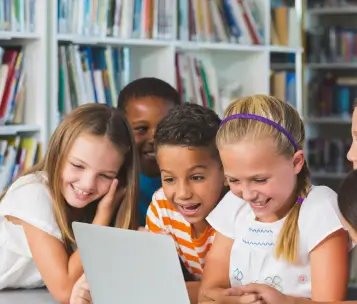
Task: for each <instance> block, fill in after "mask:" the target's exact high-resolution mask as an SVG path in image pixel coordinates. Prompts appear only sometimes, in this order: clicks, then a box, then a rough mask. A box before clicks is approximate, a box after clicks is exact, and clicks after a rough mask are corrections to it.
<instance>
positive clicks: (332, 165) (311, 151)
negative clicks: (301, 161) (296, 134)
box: [307, 138, 352, 173]
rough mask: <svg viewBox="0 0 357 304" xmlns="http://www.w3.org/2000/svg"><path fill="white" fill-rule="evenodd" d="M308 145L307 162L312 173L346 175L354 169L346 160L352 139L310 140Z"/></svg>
mask: <svg viewBox="0 0 357 304" xmlns="http://www.w3.org/2000/svg"><path fill="white" fill-rule="evenodd" d="M307 145H308V149H307V151H308V155H307V160H308V164H309V168H310V170H311V171H313V172H324V173H325V172H329V173H346V172H349V171H350V170H351V169H352V168H351V163H350V162H349V161H348V160H347V158H346V155H347V152H348V150H349V149H350V147H351V139H345V140H344V139H341V138H331V139H328V138H310V139H309V140H308V143H307Z"/></svg>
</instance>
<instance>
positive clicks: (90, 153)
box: [0, 104, 139, 303]
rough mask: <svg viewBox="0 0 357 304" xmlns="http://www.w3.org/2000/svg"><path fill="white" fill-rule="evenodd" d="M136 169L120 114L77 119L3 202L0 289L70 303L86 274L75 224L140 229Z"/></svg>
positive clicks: (91, 112) (96, 112)
mask: <svg viewBox="0 0 357 304" xmlns="http://www.w3.org/2000/svg"><path fill="white" fill-rule="evenodd" d="M138 169H139V162H138V160H137V154H136V148H135V142H134V138H133V136H132V133H131V130H130V127H129V125H128V123H127V121H126V119H125V117H124V116H123V115H122V114H121V113H120V111H118V110H116V109H111V108H108V107H107V106H105V105H101V104H87V105H84V106H81V107H78V108H76V109H75V110H74V111H73V112H71V113H70V114H69V115H68V116H67V117H66V118H65V119H64V120H63V121H62V123H61V124H60V125H59V126H58V128H57V129H56V130H55V132H54V134H53V135H52V137H51V140H50V143H49V146H48V150H47V153H46V155H45V157H44V159H43V161H41V162H40V163H39V164H38V165H36V166H35V167H34V168H33V169H31V170H30V171H29V172H27V173H25V174H24V175H23V176H22V177H20V178H19V179H18V180H16V181H15V182H14V183H13V184H12V185H11V186H10V188H9V189H8V191H7V192H6V193H5V194H4V196H3V197H2V199H1V203H0V260H1V263H0V289H3V288H18V287H23V288H35V287H40V286H44V285H46V286H47V288H48V289H49V291H50V293H51V294H52V296H53V297H54V299H55V300H56V301H58V302H60V303H68V301H69V298H70V295H71V291H72V287H73V285H74V283H75V282H76V280H77V279H78V278H79V277H80V276H81V274H82V273H83V268H82V265H81V261H80V257H79V253H78V252H77V251H76V250H72V248H73V247H74V246H75V240H74V236H73V232H72V229H71V223H72V222H73V221H81V222H88V223H93V224H97V225H104V226H108V225H110V224H111V223H112V222H113V223H114V224H115V226H117V227H122V228H132V229H136V228H137V223H136V218H135V217H136V212H135V209H136V204H137V193H138V189H139V187H138V186H139V184H138V174H137V172H138ZM123 187H126V191H125V193H121V189H122V188H123ZM120 202H121V203H120Z"/></svg>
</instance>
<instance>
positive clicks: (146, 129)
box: [134, 127, 148, 134]
mask: <svg viewBox="0 0 357 304" xmlns="http://www.w3.org/2000/svg"><path fill="white" fill-rule="evenodd" d="M134 131H135V132H137V133H140V134H144V133H146V132H147V131H148V127H136V128H134Z"/></svg>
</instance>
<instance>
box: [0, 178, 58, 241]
mask: <svg viewBox="0 0 357 304" xmlns="http://www.w3.org/2000/svg"><path fill="white" fill-rule="evenodd" d="M0 215H1V216H6V215H9V216H13V217H17V218H19V219H21V220H23V221H25V222H27V223H29V224H31V225H33V226H35V227H37V228H39V229H41V230H44V231H46V232H48V233H49V234H51V235H54V236H55V237H57V238H61V233H60V230H59V228H58V225H57V222H56V219H55V215H54V208H53V201H52V196H51V193H50V190H49V188H48V182H47V177H46V175H45V174H44V173H43V172H36V173H33V174H28V175H25V176H22V177H20V178H19V179H17V180H16V181H15V182H14V183H13V184H12V185H11V186H10V188H9V189H8V191H7V192H6V194H5V195H4V197H3V198H2V200H1V202H0Z"/></svg>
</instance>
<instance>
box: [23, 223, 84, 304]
mask: <svg viewBox="0 0 357 304" xmlns="http://www.w3.org/2000/svg"><path fill="white" fill-rule="evenodd" d="M19 221H20V222H21V225H22V227H23V229H24V231H25V235H26V238H27V242H28V244H29V247H30V250H31V253H32V257H33V259H34V262H35V264H36V266H37V268H38V270H39V272H40V273H41V276H42V278H43V281H44V282H45V284H46V286H47V288H48V290H49V291H50V293H51V295H52V297H53V298H54V299H55V300H56V301H58V302H60V303H68V302H69V299H70V295H71V292H72V287H73V285H74V283H75V282H76V281H77V280H78V278H79V277H80V276H81V274H82V273H83V268H82V264H81V260H80V257H79V253H78V252H77V251H76V252H74V253H73V254H72V255H71V256H70V257H69V256H68V254H67V251H66V249H65V247H64V245H63V244H62V242H61V241H60V240H58V239H57V238H55V237H54V236H52V235H50V234H48V233H47V232H45V231H43V230H41V229H38V228H36V227H34V226H32V225H30V224H28V223H26V222H24V221H21V220H19Z"/></svg>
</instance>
